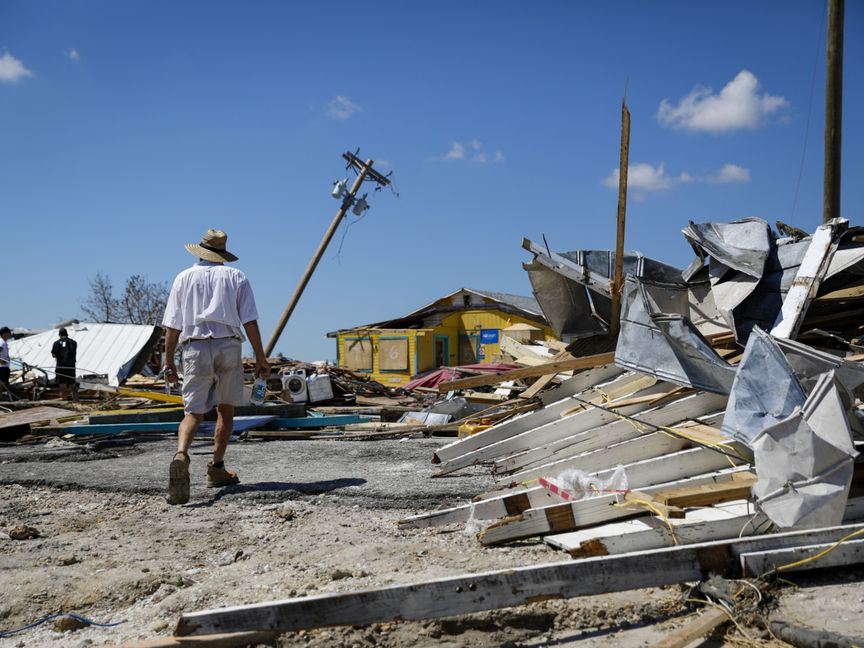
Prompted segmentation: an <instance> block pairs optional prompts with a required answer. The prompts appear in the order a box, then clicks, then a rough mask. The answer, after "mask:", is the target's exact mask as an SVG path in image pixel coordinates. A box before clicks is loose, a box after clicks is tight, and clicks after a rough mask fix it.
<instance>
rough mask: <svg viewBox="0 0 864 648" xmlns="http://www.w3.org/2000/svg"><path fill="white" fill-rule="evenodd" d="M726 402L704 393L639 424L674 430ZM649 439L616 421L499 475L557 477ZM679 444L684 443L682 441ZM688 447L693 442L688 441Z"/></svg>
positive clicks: (646, 414) (659, 410) (501, 469)
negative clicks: (595, 455)
mask: <svg viewBox="0 0 864 648" xmlns="http://www.w3.org/2000/svg"><path fill="white" fill-rule="evenodd" d="M724 400H725V397H723V396H720V395H718V394H711V393H709V392H703V393H702V394H697V395H696V396H693V397H689V398H685V399H682V400H681V401H675V402H674V403H669V404H668V405H665V406H661V407H658V408H655V409H652V410H649V411H645V412H642V413H640V415H639V416H638V417H637V419H636V420H638V421H639V422H640V423H645V424H647V425H646V426H644V428H647V430H652V429H653V428H652V427H651V426H657V425H662V426H672V427H674V426H675V425H678V424H681V423H683V422H685V421H687V420H689V419H691V418H696V417H698V416H704V415H706V414H707V413H709V412H711V411H713V410H715V409H716V408H717V406H718V404H719V403H722V402H724ZM593 411H599V412H604V411H605V410H602V409H599V408H597V409H596V410H593ZM628 416H629V414H628ZM689 431H690V428H686V432H687V433H688V434H689ZM657 434H663V433H657ZM645 435H646V432H644V431H642V430H641V429H639V426H638V424H637V425H633V423H631V422H630V421H629V420H623V421H616V422H615V423H612V424H611V425H606V426H603V427H596V428H594V429H589V430H586V431H585V432H584V433H583V434H580V435H578V436H574V437H573V438H571V440H570V441H569V442H567V443H566V445H564V444H562V445H563V447H561V446H558V445H554V446H552V447H551V448H548V450H549V455H548V456H546V457H543V456H542V453H540V452H537V453H532V454H530V455H528V456H527V457H521V458H520V457H517V458H514V460H513V461H512V462H509V463H508V464H503V465H500V466H499V465H498V464H496V466H495V470H496V471H497V472H498V473H499V474H500V473H501V472H505V473H511V479H512V481H513V482H520V481H525V480H526V479H534V478H535V477H540V476H543V477H549V476H552V477H554V476H555V475H557V474H559V473H560V472H561V470H564V469H567V468H570V467H576V464H580V463H581V462H582V461H581V459H579V456H581V455H582V454H583V453H587V452H597V451H600V450H602V449H603V448H605V447H607V446H608V445H610V444H612V443H615V442H616V441H617V442H619V443H624V442H627V441H628V440H631V439H636V438H639V437H641V436H645ZM539 436H540V435H535V437H539ZM544 436H545V435H544ZM666 436H669V435H666ZM565 438H566V437H565ZM673 438H674V437H673ZM544 440H545V439H544ZM678 441H680V439H678ZM537 443H538V444H540V443H543V441H542V440H540V439H539V438H538V439H537ZM688 443H690V442H689V441H688ZM679 447H683V446H679ZM529 452H530V451H529ZM648 456H651V455H646V458H647V457H648ZM529 459H530V460H531V461H530V463H529V464H528V466H527V467H525V468H521V467H522V466H523V465H524V463H525V462H526V460H529ZM541 462H542V463H541ZM571 463H572V464H573V465H572V466H571V465H570V464H571ZM520 468H521V469H520ZM505 483H506V482H505ZM498 487H500V486H498Z"/></svg>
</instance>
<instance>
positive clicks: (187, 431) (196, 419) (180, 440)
mask: <svg viewBox="0 0 864 648" xmlns="http://www.w3.org/2000/svg"><path fill="white" fill-rule="evenodd" d="M203 420H204V415H203V414H190V413H188V412H187V413H186V416H184V417H183V420H182V421H180V427H179V428H178V430H177V452H183V453H185V452H187V451H188V450H189V446H191V445H192V439H194V438H195V432H197V431H198V426H199V425H200V424H201V421H203Z"/></svg>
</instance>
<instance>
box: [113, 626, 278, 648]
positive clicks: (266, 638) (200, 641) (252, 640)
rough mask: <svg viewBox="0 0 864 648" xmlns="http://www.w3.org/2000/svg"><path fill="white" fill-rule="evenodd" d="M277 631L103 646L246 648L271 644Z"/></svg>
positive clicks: (133, 647) (143, 640) (132, 647)
mask: <svg viewBox="0 0 864 648" xmlns="http://www.w3.org/2000/svg"><path fill="white" fill-rule="evenodd" d="M278 636H279V633H278V632H272V631H269V630H264V631H251V632H230V633H220V634H207V635H200V636H196V637H157V638H154V639H135V640H133V641H127V642H125V643H122V644H116V645H114V646H113V647H112V646H108V645H105V646H103V648H199V647H200V648H246V647H247V646H259V645H265V646H272V645H274V644H275V642H276V639H277V637H278Z"/></svg>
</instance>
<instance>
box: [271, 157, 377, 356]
mask: <svg viewBox="0 0 864 648" xmlns="http://www.w3.org/2000/svg"><path fill="white" fill-rule="evenodd" d="M371 168H372V160H366V164H364V165H362V167H361V169H360V173H359V174H358V175H357V179H356V180H355V181H354V184H353V185H352V186H351V190H350V191H349V192H348V193H347V194H346V195H345V198H344V199H343V200H342V206H341V207H340V208H339V211H337V212H336V216H334V217H333V222H332V223H330V227H329V229H328V230H327V232H326V233H325V234H324V238H323V239H321V243H319V244H318V249H317V250H315V254H314V255H312V260H311V261H309V265H308V266H306V272H304V273H303V276H302V277H300V283H298V284H297V287H296V288H295V289H294V294H293V295H291V301H289V302H288V305H287V306H286V307H285V310H284V311H282V316H281V317H280V318H279V323H278V324H276V329H275V330H274V331H273V335H271V336H270V340H269V341H268V342H267V346H266V347H264V355H266V356H269V355H270V354H271V353H273V348H274V347H275V346H276V343H277V342H278V341H279V336H280V335H282V331H283V329H284V328H285V324H287V323H288V318H289V317H291V313H293V312H294V308H295V307H296V306H297V302H298V301H300V296H301V295H302V294H303V291H304V290H305V289H306V284H308V283H309V280H310V279H311V278H312V274H313V273H314V272H315V268H317V267H318V262H319V261H320V260H321V257H322V256H323V255H324V251H325V250H326V249H327V246H328V245H329V244H330V240H331V239H332V238H333V235H334V234H335V233H336V230H337V229H339V223H341V222H342V219H343V218H344V217H345V214H346V213H347V212H348V209H349V208H350V207H351V205H352V204H353V203H354V195H355V194H356V193H357V191H358V190H359V189H360V185H362V184H363V181H364V180H365V179H366V175H367V174H368V173H369V170H370V169H371Z"/></svg>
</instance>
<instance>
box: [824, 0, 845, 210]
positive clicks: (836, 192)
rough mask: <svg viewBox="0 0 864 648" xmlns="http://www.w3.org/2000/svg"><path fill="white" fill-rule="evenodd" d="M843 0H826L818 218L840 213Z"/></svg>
mask: <svg viewBox="0 0 864 648" xmlns="http://www.w3.org/2000/svg"><path fill="white" fill-rule="evenodd" d="M843 13H844V0H830V2H829V8H828V55H827V59H828V61H827V71H826V72H827V73H826V79H825V187H824V194H823V208H822V220H823V221H824V222H826V223H827V222H828V221H829V220H831V219H832V218H838V217H839V216H840V141H841V139H840V130H841V126H842V123H843Z"/></svg>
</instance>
